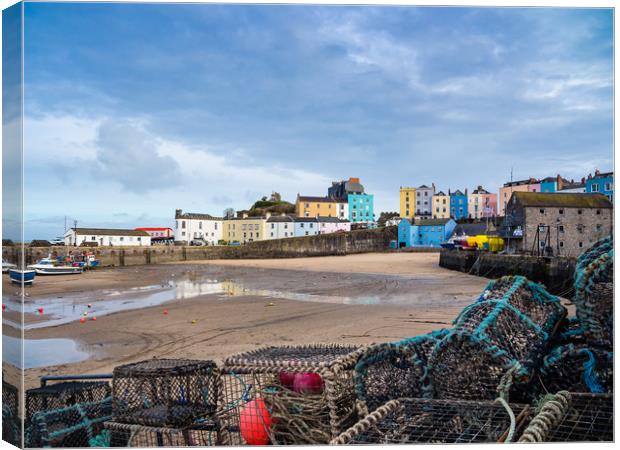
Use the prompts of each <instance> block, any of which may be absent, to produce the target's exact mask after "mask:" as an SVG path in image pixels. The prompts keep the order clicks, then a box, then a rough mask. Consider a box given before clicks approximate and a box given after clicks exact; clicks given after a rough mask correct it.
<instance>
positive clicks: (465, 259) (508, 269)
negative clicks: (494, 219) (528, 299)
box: [439, 250, 577, 298]
mask: <svg viewBox="0 0 620 450" xmlns="http://www.w3.org/2000/svg"><path fill="white" fill-rule="evenodd" d="M576 263H577V259H576V258H567V257H536V256H526V255H499V254H495V253H488V252H476V251H458V250H442V252H441V254H440V255H439V265H440V266H441V267H444V268H446V269H452V270H458V271H460V272H465V273H469V274H472V275H478V276H484V277H488V278H499V277H502V276H504V275H522V276H524V277H526V278H528V279H529V280H532V281H536V282H538V283H542V284H544V285H545V286H546V287H547V290H548V291H549V292H551V293H552V294H554V295H559V296H562V297H565V298H571V297H572V296H573V294H574V289H573V283H574V277H575V265H576Z"/></svg>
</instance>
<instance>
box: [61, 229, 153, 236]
mask: <svg viewBox="0 0 620 450" xmlns="http://www.w3.org/2000/svg"><path fill="white" fill-rule="evenodd" d="M71 229H72V230H73V231H75V233H76V234H80V235H86V234H88V235H95V236H96V235H99V236H150V234H148V233H147V232H146V231H143V230H123V229H119V228H71Z"/></svg>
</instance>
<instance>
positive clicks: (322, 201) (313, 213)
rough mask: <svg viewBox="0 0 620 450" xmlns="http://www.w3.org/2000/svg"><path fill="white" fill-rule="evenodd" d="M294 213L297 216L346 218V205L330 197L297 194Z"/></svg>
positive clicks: (347, 213) (347, 212)
mask: <svg viewBox="0 0 620 450" xmlns="http://www.w3.org/2000/svg"><path fill="white" fill-rule="evenodd" d="M295 214H297V216H298V217H317V216H320V217H338V218H339V219H348V218H349V217H348V215H349V211H348V205H347V203H345V202H339V201H338V200H336V199H333V198H331V197H309V196H305V195H297V202H296V203H295Z"/></svg>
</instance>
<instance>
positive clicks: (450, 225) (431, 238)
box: [398, 219, 456, 247]
mask: <svg viewBox="0 0 620 450" xmlns="http://www.w3.org/2000/svg"><path fill="white" fill-rule="evenodd" d="M455 228H456V222H455V221H454V219H422V220H418V221H415V222H414V223H413V224H412V223H411V222H410V221H409V219H402V220H401V221H400V223H399V224H398V246H399V247H439V246H440V245H441V244H442V243H444V242H446V241H447V240H448V239H450V236H452V233H454V229H455Z"/></svg>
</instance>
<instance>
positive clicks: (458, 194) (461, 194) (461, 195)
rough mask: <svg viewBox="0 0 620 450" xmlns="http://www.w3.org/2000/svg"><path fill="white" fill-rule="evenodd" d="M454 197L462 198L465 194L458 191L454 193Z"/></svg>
mask: <svg viewBox="0 0 620 450" xmlns="http://www.w3.org/2000/svg"><path fill="white" fill-rule="evenodd" d="M452 195H456V196H460V197H463V196H465V194H463V193H462V192H461V191H460V189H457V190H456V191H454V192H453V193H452Z"/></svg>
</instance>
